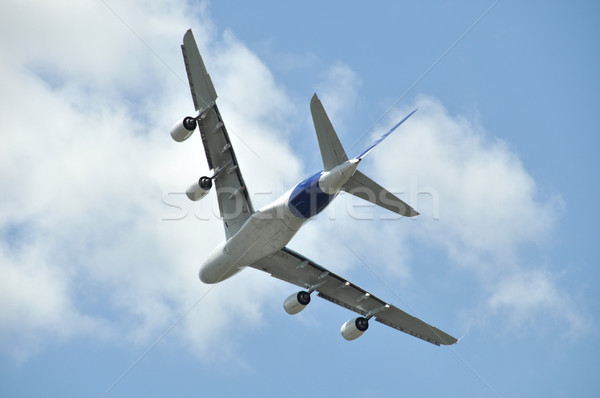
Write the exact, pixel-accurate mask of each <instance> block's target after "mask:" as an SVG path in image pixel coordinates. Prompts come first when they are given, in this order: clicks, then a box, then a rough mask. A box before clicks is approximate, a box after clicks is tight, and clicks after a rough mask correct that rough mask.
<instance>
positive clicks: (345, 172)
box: [200, 159, 359, 283]
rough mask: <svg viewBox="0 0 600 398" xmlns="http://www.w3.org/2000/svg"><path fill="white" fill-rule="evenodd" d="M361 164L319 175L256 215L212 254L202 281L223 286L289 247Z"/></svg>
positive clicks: (202, 270)
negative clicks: (243, 271) (262, 260)
mask: <svg viewBox="0 0 600 398" xmlns="http://www.w3.org/2000/svg"><path fill="white" fill-rule="evenodd" d="M358 163H359V161H358V160H356V159H353V160H349V161H347V162H345V163H342V164H341V165H339V166H337V167H335V168H333V169H331V170H329V171H320V172H318V173H315V174H313V175H312V176H310V177H308V178H306V179H305V180H303V181H301V182H300V183H298V184H297V185H296V186H295V187H294V188H292V189H290V190H289V191H287V192H286V193H285V194H283V195H282V196H280V197H279V198H278V199H276V200H275V201H274V202H272V203H270V204H269V205H267V206H265V207H263V208H262V209H260V210H259V211H257V212H255V213H254V214H252V215H251V216H250V218H249V219H248V220H247V221H246V222H245V223H244V225H243V226H242V227H241V228H240V230H239V231H238V232H237V233H236V234H235V235H233V236H232V237H231V238H229V239H228V240H227V241H225V242H223V243H222V244H220V245H219V246H217V247H216V248H215V249H214V250H213V251H212V253H211V254H210V255H209V257H208V259H207V260H206V261H205V262H204V264H203V265H202V266H201V268H200V280H201V281H202V282H204V283H217V282H221V281H223V280H225V279H227V278H229V277H231V276H233V275H235V274H236V273H237V272H239V271H240V270H242V269H243V268H245V267H247V266H249V265H250V264H253V263H255V262H256V261H258V260H260V259H261V258H263V257H265V256H268V255H269V254H272V253H274V252H276V251H278V250H280V249H282V248H283V247H285V245H287V244H288V242H289V241H290V240H291V239H292V238H293V237H294V235H295V234H296V233H297V232H298V231H299V230H300V228H301V227H302V225H304V223H306V222H307V221H308V220H309V219H310V218H312V217H314V216H315V215H317V214H318V213H320V212H321V211H323V210H324V209H325V208H326V207H327V205H328V204H329V203H331V201H332V200H333V199H334V198H335V197H336V196H337V194H338V193H339V192H340V190H341V189H342V187H343V186H344V184H345V183H346V182H347V181H348V180H349V179H350V177H352V175H353V174H354V172H355V171H356V168H357V166H358Z"/></svg>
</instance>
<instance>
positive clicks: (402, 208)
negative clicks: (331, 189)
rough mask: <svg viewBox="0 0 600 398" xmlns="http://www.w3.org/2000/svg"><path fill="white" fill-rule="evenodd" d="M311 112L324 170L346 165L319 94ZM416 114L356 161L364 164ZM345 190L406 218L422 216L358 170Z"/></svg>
mask: <svg viewBox="0 0 600 398" xmlns="http://www.w3.org/2000/svg"><path fill="white" fill-rule="evenodd" d="M310 111H311V114H312V118H313V123H314V125H315V131H316V132H317V139H318V141H319V148H320V150H321V158H322V159H323V168H324V170H325V171H329V170H331V169H333V168H334V167H336V166H338V165H340V164H342V163H344V162H347V161H348V156H347V155H346V151H344V148H343V147H342V144H341V142H340V140H339V138H338V136H337V134H336V132H335V129H334V128H333V125H332V124H331V121H330V120H329V117H328V116H327V113H326V112H325V108H323V104H322V103H321V101H320V100H319V98H318V97H317V94H315V95H313V97H312V99H311V101H310ZM415 112H416V110H415V111H413V112H412V113H410V114H409V115H408V116H406V117H405V118H404V119H403V120H401V121H400V122H399V123H398V124H396V125H395V126H394V127H392V129H390V131H388V132H387V133H386V134H384V135H383V136H382V137H381V138H379V139H378V140H377V141H375V142H374V143H373V144H372V145H371V146H369V147H368V148H367V149H366V150H364V151H363V152H361V154H360V155H358V156H357V157H356V158H355V159H357V160H358V161H361V160H362V159H363V158H364V157H365V156H366V155H367V154H368V153H369V152H371V151H372V150H373V148H375V146H377V144H379V143H380V142H381V141H383V140H384V139H385V138H386V137H387V136H389V135H390V134H391V133H392V132H393V131H394V130H395V129H396V128H397V127H398V126H400V125H401V124H402V123H403V122H404V121H405V120H406V119H408V118H409V117H410V116H412V114H413V113H415ZM342 190H344V191H346V192H348V193H350V194H352V195H354V196H357V197H359V198H361V199H364V200H366V201H369V202H371V203H374V204H376V205H377V206H380V207H383V208H384V209H387V210H390V211H393V212H394V213H397V214H400V215H402V216H405V217H414V216H417V215H419V213H418V212H417V211H416V210H415V209H413V208H412V207H410V206H409V205H408V204H407V203H405V202H404V201H402V200H401V199H400V198H398V197H397V196H396V195H394V194H393V193H391V192H390V191H388V190H387V189H385V188H383V187H382V186H381V185H379V184H377V183H376V182H375V181H373V180H372V179H370V178H369V177H367V176H366V175H364V174H363V173H361V172H360V171H358V170H356V171H355V172H354V175H352V177H350V179H349V180H348V181H347V182H346V184H344V186H343V187H342Z"/></svg>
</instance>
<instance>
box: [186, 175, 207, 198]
mask: <svg viewBox="0 0 600 398" xmlns="http://www.w3.org/2000/svg"><path fill="white" fill-rule="evenodd" d="M211 188H212V180H211V179H210V178H209V177H200V179H199V180H198V181H196V182H195V183H193V184H192V185H190V186H189V188H188V189H187V190H186V191H185V194H186V195H187V197H188V198H189V199H190V200H193V201H194V202H195V201H197V200H200V199H202V198H203V197H205V196H206V195H207V194H208V192H209V191H210V189H211Z"/></svg>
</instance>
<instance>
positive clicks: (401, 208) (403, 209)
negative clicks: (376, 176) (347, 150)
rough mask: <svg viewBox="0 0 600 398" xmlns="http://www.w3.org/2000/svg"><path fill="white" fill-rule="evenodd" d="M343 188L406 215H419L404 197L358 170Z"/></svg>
mask: <svg viewBox="0 0 600 398" xmlns="http://www.w3.org/2000/svg"><path fill="white" fill-rule="evenodd" d="M342 189H343V190H344V191H346V192H348V193H351V194H352V195H354V196H357V197H359V198H361V199H364V200H366V201H368V202H371V203H374V204H376V205H377V206H381V207H383V208H384V209H387V210H390V211H393V212H394V213H396V214H400V215H401V216H405V217H414V216H418V215H419V213H418V212H417V211H416V210H415V209H413V208H412V207H410V206H409V205H408V204H407V203H405V202H404V201H403V200H402V199H400V198H398V197H397V196H396V195H394V194H393V193H391V192H390V191H388V190H387V189H385V188H384V187H382V186H381V185H379V184H377V183H376V182H375V181H373V180H371V179H370V178H369V177H367V176H366V175H364V174H363V173H361V172H360V171H358V170H356V171H355V172H354V175H353V176H352V177H350V179H349V180H348V182H346V184H345V185H344V186H343V187H342Z"/></svg>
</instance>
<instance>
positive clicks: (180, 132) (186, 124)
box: [171, 116, 198, 142]
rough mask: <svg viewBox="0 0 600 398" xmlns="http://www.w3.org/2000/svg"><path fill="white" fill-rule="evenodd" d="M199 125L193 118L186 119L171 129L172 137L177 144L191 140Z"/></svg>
mask: <svg viewBox="0 0 600 398" xmlns="http://www.w3.org/2000/svg"><path fill="white" fill-rule="evenodd" d="M197 124H198V123H196V119H194V118H193V117H191V116H187V117H184V118H183V119H181V120H180V121H178V122H177V124H176V125H175V126H173V128H172V129H171V137H173V139H174V140H175V141H177V142H183V141H185V140H187V139H188V138H190V135H192V133H193V132H194V130H196V125H197Z"/></svg>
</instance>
